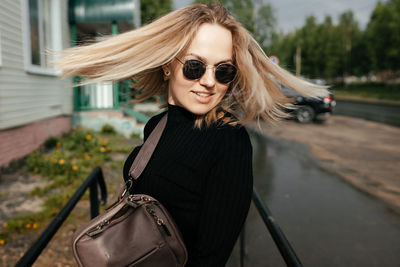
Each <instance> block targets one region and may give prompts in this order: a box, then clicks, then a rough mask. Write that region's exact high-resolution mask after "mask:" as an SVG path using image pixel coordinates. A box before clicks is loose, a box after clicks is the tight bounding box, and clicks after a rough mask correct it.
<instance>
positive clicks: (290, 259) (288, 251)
mask: <svg viewBox="0 0 400 267" xmlns="http://www.w3.org/2000/svg"><path fill="white" fill-rule="evenodd" d="M253 202H254V205H255V206H256V208H257V210H258V212H259V213H260V215H261V218H262V219H263V221H264V224H265V225H266V226H267V228H268V230H269V232H270V234H271V236H272V238H273V239H274V241H275V244H276V246H277V247H278V249H279V252H280V253H281V255H282V257H283V259H284V261H285V262H286V265H287V266H289V267H301V266H303V265H302V264H301V262H300V260H299V258H298V257H297V255H296V253H295V252H294V250H293V248H292V246H291V245H290V243H289V241H288V240H287V239H286V237H285V235H284V233H283V232H282V230H281V229H280V227H279V225H278V224H277V223H276V221H275V219H274V217H273V216H272V214H271V212H270V211H269V210H268V208H267V207H266V205H265V204H264V203H263V201H262V199H261V197H260V195H259V194H258V193H257V190H256V189H255V187H253ZM244 246H245V242H244V227H243V230H242V234H241V235H240V266H241V267H244V251H245V248H244Z"/></svg>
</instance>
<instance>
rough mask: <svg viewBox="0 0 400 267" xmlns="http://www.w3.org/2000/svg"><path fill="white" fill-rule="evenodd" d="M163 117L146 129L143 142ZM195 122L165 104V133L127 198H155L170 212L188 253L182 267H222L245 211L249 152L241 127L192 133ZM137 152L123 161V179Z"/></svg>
mask: <svg viewBox="0 0 400 267" xmlns="http://www.w3.org/2000/svg"><path fill="white" fill-rule="evenodd" d="M164 114H165V113H162V114H159V115H156V116H154V117H153V118H151V119H150V120H149V122H148V123H147V124H146V126H145V129H144V138H145V140H146V139H147V137H148V136H149V135H150V133H151V131H152V130H153V129H154V127H155V126H156V125H157V123H158V122H159V121H160V119H161V118H162V116H163V115H164ZM194 120H195V116H194V115H193V114H192V113H190V112H188V111H186V110H185V109H184V108H181V107H178V106H173V105H168V120H167V125H166V127H165V130H164V132H163V134H162V136H161V138H160V141H159V143H158V145H157V147H156V149H155V151H154V153H153V155H152V157H151V159H150V161H149V163H148V165H147V166H146V168H145V170H144V171H143V173H142V175H141V176H140V177H139V179H138V180H137V181H136V182H135V183H134V187H133V192H132V193H142V194H148V195H150V196H152V197H154V198H156V199H157V200H158V201H160V202H161V203H162V204H163V205H164V206H165V207H166V208H167V210H168V211H169V212H170V213H171V215H172V217H173V218H174V219H175V221H176V224H177V225H178V228H179V229H180V231H181V232H182V235H183V239H184V241H185V244H186V247H187V250H188V254H189V258H188V262H187V264H186V266H190V267H192V266H224V265H225V263H226V261H227V260H228V258H229V255H230V253H231V251H232V249H233V246H234V244H235V241H236V240H237V237H238V235H239V233H240V230H241V228H242V226H243V223H244V221H245V218H246V216H247V212H248V210H249V206H250V200H251V192H252V188H253V176H252V147H251V143H250V140H249V136H248V134H247V132H246V130H245V128H244V127H238V126H230V125H226V124H225V125H222V124H221V123H215V124H213V125H212V126H210V127H208V128H203V129H197V128H194ZM140 147H141V146H139V147H136V148H135V149H134V150H133V152H132V153H131V154H130V155H129V157H128V159H127V160H126V162H125V166H124V179H125V180H126V179H128V171H129V168H130V166H131V164H132V162H133V160H134V158H135V157H136V155H137V153H138V151H139V149H140Z"/></svg>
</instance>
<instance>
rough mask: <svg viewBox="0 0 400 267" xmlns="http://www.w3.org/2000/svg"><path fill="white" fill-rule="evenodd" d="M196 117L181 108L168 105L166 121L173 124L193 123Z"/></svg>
mask: <svg viewBox="0 0 400 267" xmlns="http://www.w3.org/2000/svg"><path fill="white" fill-rule="evenodd" d="M196 117H197V116H196V115H195V114H193V113H191V112H190V111H188V110H186V109H185V108H183V107H180V106H175V105H171V104H168V120H170V121H174V122H179V123H182V122H187V123H194V121H195V120H196Z"/></svg>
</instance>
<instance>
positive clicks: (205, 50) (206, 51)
mask: <svg viewBox="0 0 400 267" xmlns="http://www.w3.org/2000/svg"><path fill="white" fill-rule="evenodd" d="M232 51H233V45H232V34H231V32H230V31H229V30H228V29H226V28H225V27H223V26H221V25H219V24H209V23H205V24H203V25H201V26H200V27H199V29H198V31H197V33H196V35H195V36H194V38H193V40H192V42H191V44H190V46H189V47H188V49H187V51H186V53H185V55H184V56H186V55H195V56H197V57H199V58H201V59H202V60H206V61H207V62H206V63H208V64H215V63H217V62H223V61H232ZM209 61H211V62H209Z"/></svg>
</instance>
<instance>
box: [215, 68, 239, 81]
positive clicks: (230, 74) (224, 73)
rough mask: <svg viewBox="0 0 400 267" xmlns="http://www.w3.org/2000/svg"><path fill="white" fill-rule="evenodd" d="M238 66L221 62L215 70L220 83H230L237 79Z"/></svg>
mask: <svg viewBox="0 0 400 267" xmlns="http://www.w3.org/2000/svg"><path fill="white" fill-rule="evenodd" d="M235 76H236V67H235V66H233V65H232V64H220V65H218V66H217V68H216V70H215V78H216V79H217V81H218V82H220V83H230V82H231V81H233V79H235Z"/></svg>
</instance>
